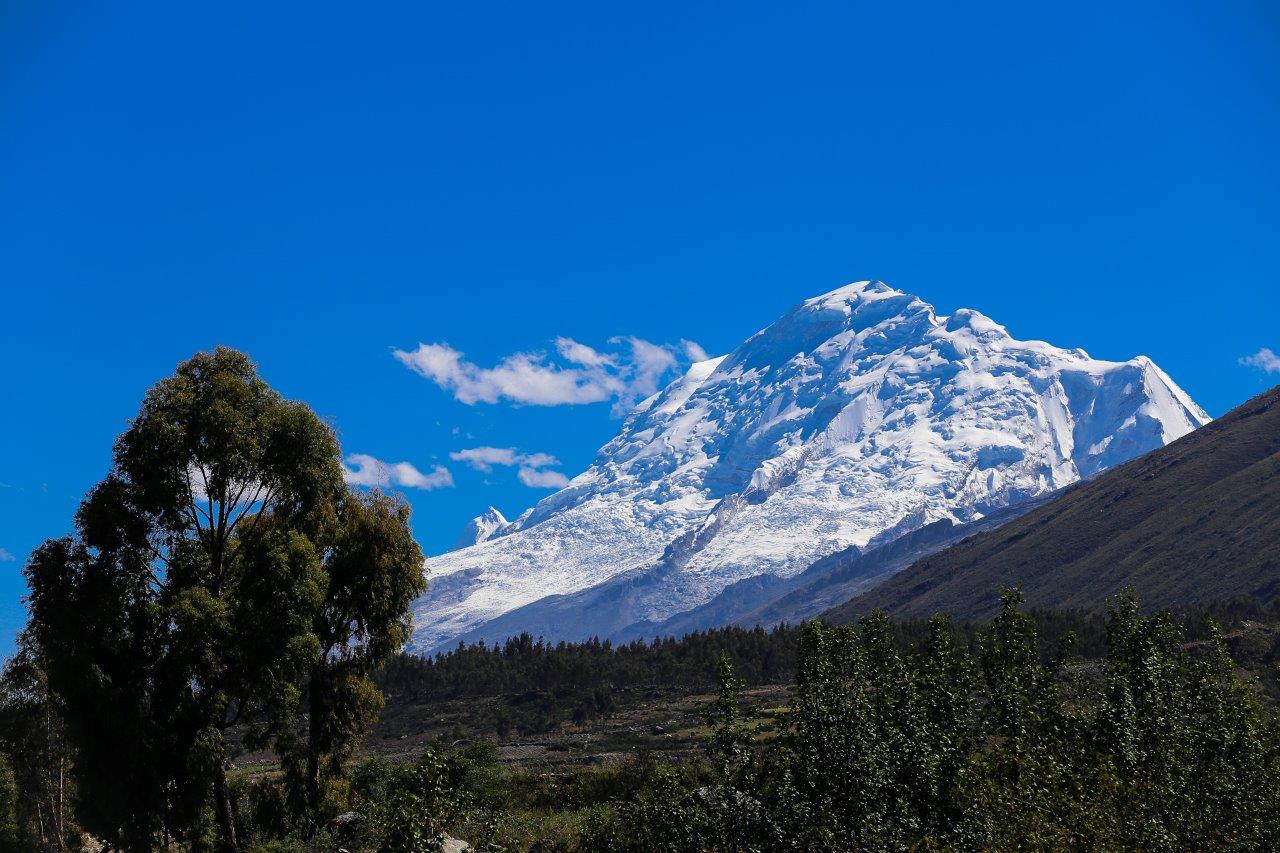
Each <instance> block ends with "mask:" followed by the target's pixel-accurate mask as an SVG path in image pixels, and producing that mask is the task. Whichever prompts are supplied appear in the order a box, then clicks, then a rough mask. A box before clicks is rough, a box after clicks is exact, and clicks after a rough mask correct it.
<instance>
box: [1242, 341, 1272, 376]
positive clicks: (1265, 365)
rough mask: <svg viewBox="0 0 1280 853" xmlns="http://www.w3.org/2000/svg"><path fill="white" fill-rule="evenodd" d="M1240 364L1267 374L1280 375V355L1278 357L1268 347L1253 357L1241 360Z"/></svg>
mask: <svg viewBox="0 0 1280 853" xmlns="http://www.w3.org/2000/svg"><path fill="white" fill-rule="evenodd" d="M1240 363H1241V364H1243V365H1246V366H1248V367H1256V368H1258V369H1259V370H1264V371H1266V372H1267V373H1280V355H1276V354H1275V353H1274V352H1272V351H1271V350H1270V349H1268V348H1267V347H1263V348H1262V349H1260V350H1258V351H1257V352H1255V353H1254V354H1253V355H1246V356H1245V357H1244V358H1242V359H1240Z"/></svg>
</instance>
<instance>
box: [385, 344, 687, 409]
mask: <svg viewBox="0 0 1280 853" xmlns="http://www.w3.org/2000/svg"><path fill="white" fill-rule="evenodd" d="M609 343H610V344H611V345H612V346H614V347H615V351H612V352H603V351H600V350H597V349H595V348H593V347H590V346H587V345H586V344H584V343H580V342H578V341H575V340H574V339H572V338H563V337H562V338H556V340H555V349H556V357H555V358H553V357H552V356H550V355H548V354H547V353H540V352H533V353H529V352H517V353H513V354H512V355H508V356H506V357H504V358H503V359H501V360H500V361H499V362H498V363H497V364H496V365H494V366H493V367H481V366H480V365H478V364H476V363H474V362H471V361H467V360H466V358H465V357H464V354H463V353H462V352H459V351H458V350H456V349H454V348H453V347H451V346H449V345H448V344H445V343H437V344H423V343H420V344H418V348H417V349H415V350H412V351H409V350H401V349H397V350H394V351H393V354H394V355H395V357H396V358H397V359H398V360H399V361H400V363H401V364H403V365H405V366H406V367H408V368H409V369H410V370H413V371H414V372H416V373H418V374H420V375H421V376H424V377H426V378H427V379H430V380H431V381H432V382H434V383H436V384H437V385H439V386H440V387H441V388H443V389H445V390H446V391H448V392H450V393H451V394H453V396H454V397H455V398H456V399H457V400H458V401H459V402H462V403H466V404H467V405H473V404H475V403H497V402H498V401H500V400H507V401H509V402H512V403H521V404H526V405H531V406H562V405H582V404H586V403H601V402H605V401H609V400H612V401H613V413H614V415H615V416H620V415H622V414H625V413H626V412H627V410H629V409H630V408H631V407H632V406H634V405H635V403H636V401H638V400H641V399H643V398H645V397H648V396H650V395H651V394H653V393H654V392H656V391H657V390H658V387H659V384H660V383H661V382H662V380H663V379H664V378H665V377H666V375H667V374H668V373H669V372H670V371H671V370H673V369H674V368H675V367H676V366H677V364H678V362H679V359H678V358H677V355H676V352H677V350H676V348H675V347H671V346H665V345H659V344H654V343H650V342H649V341H646V340H643V339H642V338H636V337H620V338H612V339H610V341H609ZM681 350H682V353H683V355H684V356H685V357H688V358H693V357H694V355H695V354H700V355H702V356H704V357H705V356H706V353H705V352H704V351H703V350H702V347H700V346H698V345H697V344H696V343H693V342H692V341H682V342H681Z"/></svg>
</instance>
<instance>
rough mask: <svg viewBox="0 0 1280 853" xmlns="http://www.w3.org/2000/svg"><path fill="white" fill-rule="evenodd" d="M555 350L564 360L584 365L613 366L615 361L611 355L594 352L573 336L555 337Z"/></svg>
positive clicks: (615, 363)
mask: <svg viewBox="0 0 1280 853" xmlns="http://www.w3.org/2000/svg"><path fill="white" fill-rule="evenodd" d="M556 352H558V353H560V355H561V357H562V358H564V360H565V361H571V362H573V363H574V364H581V365H583V366H584V367H604V366H606V365H607V366H609V367H613V366H616V365H617V361H616V360H615V359H614V357H613V356H611V355H606V354H604V353H602V352H596V351H595V350H593V349H592V348H591V347H589V346H587V345H586V344H580V343H578V342H577V341H575V340H574V339H573V338H556Z"/></svg>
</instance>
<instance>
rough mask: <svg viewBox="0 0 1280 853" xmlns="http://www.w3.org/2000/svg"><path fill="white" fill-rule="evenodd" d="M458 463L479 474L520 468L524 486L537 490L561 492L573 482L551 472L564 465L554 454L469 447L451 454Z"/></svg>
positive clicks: (520, 477)
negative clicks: (515, 467) (494, 470)
mask: <svg viewBox="0 0 1280 853" xmlns="http://www.w3.org/2000/svg"><path fill="white" fill-rule="evenodd" d="M449 458H450V459H452V460H454V461H455V462H465V463H467V464H468V465H470V466H471V467H472V468H475V469H476V470H477V471H483V472H484V473H486V474H487V473H489V472H490V471H492V470H493V468H494V466H495V465H500V466H504V467H514V466H517V465H518V466H520V470H519V471H517V472H516V476H517V477H519V479H520V482H522V483H524V484H525V485H526V486H529V487H530V488H535V489H559V488H562V487H563V486H564V485H565V484H567V483H568V482H569V478H568V477H566V476H565V475H564V474H562V473H560V472H559V471H551V470H547V469H549V468H552V467H554V466H556V465H559V464H560V460H559V459H557V458H555V457H554V456H552V455H551V454H550V453H522V452H520V451H519V450H518V449H516V448H514V447H469V448H467V449H466V450H455V451H454V452H453V453H450V454H449Z"/></svg>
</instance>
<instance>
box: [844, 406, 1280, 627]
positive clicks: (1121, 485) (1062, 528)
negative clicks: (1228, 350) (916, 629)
mask: <svg viewBox="0 0 1280 853" xmlns="http://www.w3.org/2000/svg"><path fill="white" fill-rule="evenodd" d="M1001 585H1006V586H1011V585H1021V586H1022V589H1023V592H1024V593H1025V594H1026V597H1027V600H1028V602H1029V603H1031V604H1033V605H1040V606H1044V607H1080V608H1099V607H1101V606H1103V604H1104V603H1105V601H1106V599H1107V598H1108V597H1110V596H1113V595H1114V594H1115V592H1116V590H1117V589H1120V588H1123V587H1126V586H1133V587H1134V588H1135V589H1136V590H1137V592H1138V594H1139V595H1140V596H1141V597H1142V600H1143V602H1144V603H1145V604H1147V605H1148V606H1151V607H1169V606H1176V605H1186V604H1196V603H1207V602H1215V601H1224V600H1229V599H1233V598H1238V597H1243V596H1249V597H1255V598H1258V599H1261V600H1263V601H1270V600H1274V599H1276V598H1277V597H1280V387H1277V388H1273V389H1272V390H1270V391H1268V392H1266V393H1265V394H1262V395H1260V396H1258V397H1255V398H1253V399H1252V400H1249V401H1248V402H1247V403H1245V404H1244V405H1242V406H1240V407H1238V408H1236V409H1234V410H1232V411H1231V412H1228V413H1227V414H1226V415H1224V416H1223V417H1222V418H1220V419H1218V420H1216V421H1214V422H1213V423H1211V424H1209V425H1208V426H1206V427H1203V428H1201V429H1199V430H1196V431H1195V432H1193V433H1191V434H1190V435H1187V436H1185V437H1183V438H1181V439H1179V440H1177V441H1175V442H1173V443H1172V444H1170V445H1168V446H1167V447H1164V448H1161V449H1159V450H1154V451H1152V452H1151V453H1148V454H1147V455H1145V456H1143V457H1141V458H1138V459H1135V460H1133V461H1132V462H1129V463H1126V464H1124V465H1121V466H1119V467H1117V468H1114V469H1112V470H1111V471H1108V472H1106V473H1104V474H1102V475H1100V476H1098V477H1097V478H1096V479H1094V480H1092V481H1090V482H1086V483H1082V484H1080V485H1078V486H1075V487H1073V488H1071V489H1069V490H1067V491H1066V492H1065V493H1063V494H1062V495H1061V496H1059V497H1058V498H1056V499H1054V500H1052V501H1050V502H1049V503H1048V504H1046V505H1045V506H1043V507H1040V508H1038V509H1036V510H1034V511H1032V512H1030V513H1027V514H1026V515H1024V516H1022V517H1021V518H1018V519H1016V520H1014V521H1011V522H1010V523H1008V524H1006V525H1004V526H1003V527H1000V528H999V529H997V530H995V531H992V532H989V533H982V534H979V535H977V536H974V537H972V538H970V539H966V540H964V541H962V542H960V543H958V544H956V545H954V546H952V547H950V548H948V549H946V550H943V551H940V552H938V553H936V554H934V555H932V556H930V557H926V558H925V559H923V560H920V561H919V562H917V563H915V564H914V565H912V566H911V567H910V568H907V569H905V570H903V571H902V572H901V573H899V574H898V575H896V576H894V577H893V578H891V579H889V580H888V581H886V582H885V583H884V584H882V585H880V586H877V587H876V588H874V589H872V590H869V591H867V592H865V593H863V594H861V595H859V596H857V597H855V598H854V599H852V600H850V601H848V602H846V603H845V604H842V605H840V606H839V607H836V608H833V609H831V610H829V611H827V613H826V617H827V618H830V619H832V620H835V621H848V620H850V619H853V618H856V617H857V616H859V615H861V614H864V613H867V612H869V611H871V610H873V609H875V608H882V609H884V610H887V611H888V612H890V613H892V614H896V615H902V616H919V615H924V614H928V613H933V612H936V611H947V612H950V613H951V614H953V615H954V616H956V617H959V618H982V617H985V616H988V615H990V614H991V613H992V612H994V609H995V603H996V590H997V588H998V587H999V586H1001Z"/></svg>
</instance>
